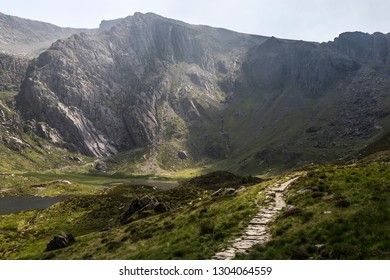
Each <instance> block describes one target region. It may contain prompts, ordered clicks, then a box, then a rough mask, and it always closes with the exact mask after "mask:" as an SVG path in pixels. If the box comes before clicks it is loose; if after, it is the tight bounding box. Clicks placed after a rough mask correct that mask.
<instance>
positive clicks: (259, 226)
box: [212, 177, 299, 260]
mask: <svg viewBox="0 0 390 280" xmlns="http://www.w3.org/2000/svg"><path fill="white" fill-rule="evenodd" d="M298 178H299V177H295V178H293V179H291V180H288V181H287V182H285V183H283V184H280V185H279V184H277V185H276V186H274V187H273V188H269V189H268V190H266V194H265V198H266V201H267V200H268V201H269V204H268V205H267V206H266V207H265V208H262V209H261V210H260V211H259V212H258V213H257V214H256V215H255V216H254V217H253V219H252V220H251V221H250V222H249V225H248V226H247V227H246V228H245V230H244V234H243V235H242V236H241V237H239V238H237V239H235V240H233V241H231V245H230V247H228V248H227V249H226V250H224V251H222V252H218V253H216V254H215V255H214V256H213V257H212V259H214V260H231V259H233V258H234V257H235V256H236V254H237V253H244V254H245V253H247V251H248V250H249V249H250V248H252V247H253V246H254V245H256V244H265V243H267V242H268V241H270V240H271V234H270V232H269V231H270V226H269V225H270V223H271V222H272V221H273V220H274V219H275V218H276V216H277V214H278V213H279V212H280V211H282V209H283V208H284V207H286V202H285V201H284V199H283V192H284V191H285V190H286V189H287V188H288V187H289V186H290V184H291V183H292V182H294V181H295V180H297V179H298Z"/></svg>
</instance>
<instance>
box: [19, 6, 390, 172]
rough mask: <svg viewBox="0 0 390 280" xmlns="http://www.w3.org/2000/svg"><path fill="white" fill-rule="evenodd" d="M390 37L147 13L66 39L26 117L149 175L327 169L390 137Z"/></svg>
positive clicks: (29, 98) (42, 66) (44, 65)
mask: <svg viewBox="0 0 390 280" xmlns="http://www.w3.org/2000/svg"><path fill="white" fill-rule="evenodd" d="M389 38H390V35H389V34H381V33H375V34H372V35H370V34H365V33H361V32H349V33H343V34H341V35H340V36H339V37H338V38H336V39H335V40H334V41H333V42H329V43H322V44H318V43H313V42H303V41H293V40H283V39H277V38H274V37H271V38H267V37H263V36H255V35H247V34H240V33H236V32H232V31H229V30H225V29H218V28H212V27H208V26H196V25H190V24H186V23H183V22H180V21H175V20H171V19H167V18H163V17H161V16H158V15H155V14H151V13H148V14H141V13H136V14H135V15H134V16H129V17H127V18H124V19H118V20H114V21H107V22H102V24H101V26H100V29H99V30H98V31H96V32H95V33H93V34H92V33H90V34H86V33H79V34H75V35H72V36H71V37H69V38H67V39H63V40H58V41H56V42H55V43H54V44H53V45H52V46H51V47H50V48H49V49H47V50H46V51H45V52H43V53H41V54H40V55H39V57H38V58H36V59H34V60H32V61H31V62H30V64H29V67H28V69H27V71H26V74H25V77H24V81H23V83H22V86H21V90H20V92H19V94H18V95H17V97H16V101H17V103H16V108H17V110H18V111H19V112H20V114H21V116H22V117H23V119H24V120H28V121H30V122H32V123H33V126H32V127H35V128H34V129H35V130H36V131H37V130H42V127H41V126H42V125H43V126H44V127H49V128H50V130H51V131H52V132H53V133H54V134H55V135H58V137H57V138H59V139H61V141H63V142H64V143H66V147H67V148H68V149H71V150H72V151H74V152H79V153H82V154H85V155H88V156H107V157H112V156H114V155H116V154H118V153H119V154H122V153H124V152H127V151H138V152H136V156H135V157H137V161H138V162H139V163H140V164H139V167H140V169H141V171H142V172H152V171H159V170H161V169H160V168H163V169H165V170H177V169H182V168H186V167H192V166H201V165H205V164H208V163H211V164H213V166H214V167H215V168H217V169H228V170H230V171H235V172H240V173H256V172H260V171H261V170H268V169H273V168H276V169H285V168H291V167H295V166H301V165H305V164H309V163H312V162H314V163H324V162H329V161H334V160H336V159H340V158H343V157H346V156H350V155H353V154H356V153H357V152H358V151H359V150H360V149H362V148H364V147H365V146H367V145H368V144H370V143H372V142H373V141H375V140H376V139H378V138H380V137H381V135H385V134H386V133H388V132H389V125H390V122H389V121H390V120H389V108H390V107H389V94H388V92H389V91H388V89H389V81H390V80H389V74H390V73H389V52H388V49H389ZM48 140H50V139H48ZM132 158H133V159H134V154H133V156H132ZM125 162H126V161H125ZM111 163H112V164H113V166H115V164H118V160H116V157H115V156H114V157H112V160H111ZM122 163H123V162H122Z"/></svg>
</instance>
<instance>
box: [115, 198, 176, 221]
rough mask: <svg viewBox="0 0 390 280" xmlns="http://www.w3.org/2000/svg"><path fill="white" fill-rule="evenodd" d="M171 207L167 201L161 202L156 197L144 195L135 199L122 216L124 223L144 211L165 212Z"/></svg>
mask: <svg viewBox="0 0 390 280" xmlns="http://www.w3.org/2000/svg"><path fill="white" fill-rule="evenodd" d="M170 209H171V207H170V206H169V205H168V204H166V203H161V202H159V201H158V200H157V198H155V197H149V196H144V197H141V198H136V199H134V200H133V201H132V202H131V203H130V206H129V208H128V209H127V211H126V213H125V214H124V215H123V217H122V223H127V222H129V221H131V220H132V216H133V215H135V214H138V215H140V216H142V215H141V214H143V213H144V212H145V213H146V212H148V215H149V214H150V212H152V213H153V212H154V213H164V212H167V211H168V210H170Z"/></svg>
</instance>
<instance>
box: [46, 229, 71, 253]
mask: <svg viewBox="0 0 390 280" xmlns="http://www.w3.org/2000/svg"><path fill="white" fill-rule="evenodd" d="M75 242H76V239H75V238H74V237H73V235H72V234H70V233H65V232H61V233H59V234H57V235H56V236H54V238H53V240H51V241H50V242H49V243H48V244H47V246H46V250H45V251H46V252H48V251H54V250H57V249H61V248H65V247H68V246H70V245H72V244H73V243H75Z"/></svg>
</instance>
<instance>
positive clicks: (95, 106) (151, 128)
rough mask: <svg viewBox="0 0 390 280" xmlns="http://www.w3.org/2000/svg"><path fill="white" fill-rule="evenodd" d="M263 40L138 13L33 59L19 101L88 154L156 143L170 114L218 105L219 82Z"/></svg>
mask: <svg viewBox="0 0 390 280" xmlns="http://www.w3.org/2000/svg"><path fill="white" fill-rule="evenodd" d="M263 40H264V38H263V37H256V36H249V35H242V34H238V33H234V32H231V31H227V30H218V29H213V28H210V27H204V26H191V25H188V24H185V23H182V22H178V21H173V20H169V19H165V18H162V17H159V16H157V15H154V14H146V15H143V14H135V15H134V16H132V17H128V18H126V19H123V20H122V21H120V22H119V23H118V24H116V25H114V26H113V27H112V28H111V29H109V30H108V31H105V32H102V33H100V34H99V35H87V34H80V35H74V36H72V37H70V38H69V39H66V40H60V41H57V42H56V43H55V44H53V45H52V46H51V48H50V49H48V50H47V51H46V52H44V53H42V54H41V55H40V56H39V58H38V59H37V60H36V61H35V62H34V63H32V64H31V65H30V68H29V70H28V73H27V75H26V79H25V81H24V83H23V86H22V91H21V93H20V95H19V96H18V104H19V108H20V109H21V111H23V113H24V116H25V117H27V118H34V119H37V120H39V121H44V122H47V123H48V124H49V125H51V126H53V127H55V128H56V129H57V130H58V131H59V132H60V134H61V135H62V136H63V138H64V139H65V140H66V141H68V142H71V143H73V144H74V145H75V147H76V148H77V149H79V151H81V152H83V153H86V154H89V155H94V156H101V155H111V154H114V153H116V152H117V151H121V150H126V149H131V148H134V147H139V146H145V145H150V144H153V143H156V142H157V141H158V139H159V138H160V137H161V136H162V133H163V130H165V128H166V125H167V124H168V123H169V122H170V121H171V120H173V119H177V121H178V122H179V123H181V122H182V121H183V120H186V121H187V120H194V119H199V118H200V117H201V116H200V114H201V113H200V112H199V111H200V110H206V109H207V107H210V109H212V108H215V109H217V108H219V107H220V101H221V100H222V99H223V98H224V96H223V95H224V93H222V94H220V92H221V89H220V87H219V85H218V82H219V81H220V80H221V79H222V78H223V77H225V76H229V75H233V72H234V70H235V69H234V66H235V65H234V64H235V60H236V59H237V57H238V56H239V55H240V54H241V53H244V52H245V51H246V50H247V49H248V48H250V47H252V46H254V45H256V44H259V43H261V42H262V41H263ZM196 99H198V100H196ZM164 122H165V123H164Z"/></svg>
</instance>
